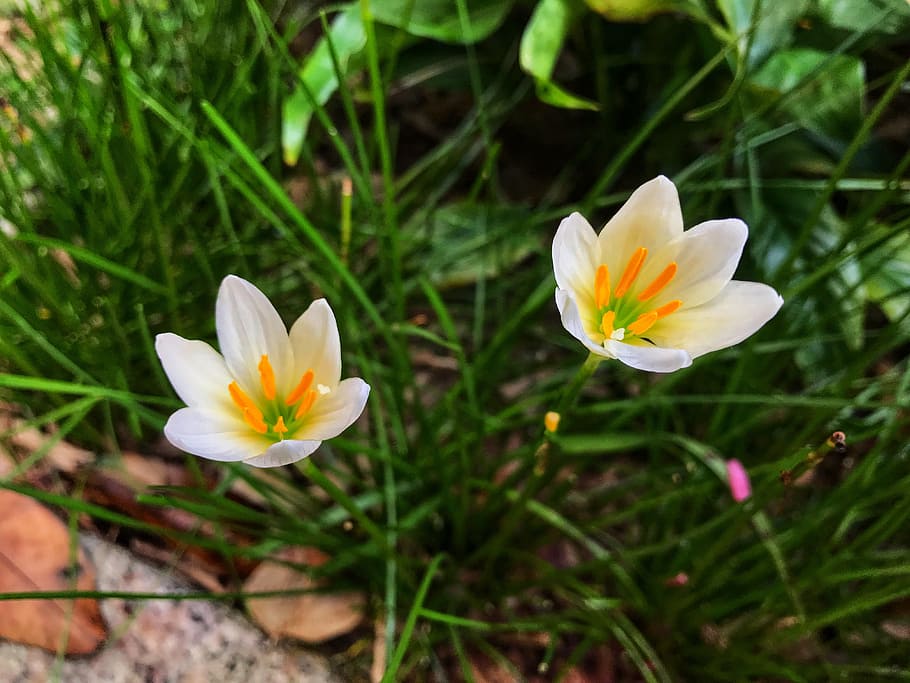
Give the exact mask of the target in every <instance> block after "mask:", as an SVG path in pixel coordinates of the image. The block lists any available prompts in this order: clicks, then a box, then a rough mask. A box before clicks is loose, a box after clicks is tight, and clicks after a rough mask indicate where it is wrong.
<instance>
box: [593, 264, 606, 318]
mask: <svg viewBox="0 0 910 683" xmlns="http://www.w3.org/2000/svg"><path fill="white" fill-rule="evenodd" d="M609 303H610V271H609V270H607V266H606V265H603V264H601V265H600V266H598V268H597V275H595V276H594V305H595V306H596V307H597V308H603V307H604V306H606V305H607V304H609Z"/></svg>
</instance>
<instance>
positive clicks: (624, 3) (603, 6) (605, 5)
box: [585, 0, 680, 21]
mask: <svg viewBox="0 0 910 683" xmlns="http://www.w3.org/2000/svg"><path fill="white" fill-rule="evenodd" d="M585 3H586V4H587V5H588V7H590V8H591V9H592V10H594V11H595V12H597V13H598V14H600V15H602V16H603V17H604V18H606V19H609V20H610V21H646V20H647V19H649V18H651V17H652V16H653V15H655V14H657V13H658V12H666V11H669V10H673V9H676V8H677V5H679V4H680V3H677V2H674V1H673V0H585Z"/></svg>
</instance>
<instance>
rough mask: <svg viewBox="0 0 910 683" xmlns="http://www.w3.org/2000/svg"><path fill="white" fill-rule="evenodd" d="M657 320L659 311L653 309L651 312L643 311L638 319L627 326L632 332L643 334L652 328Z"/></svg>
mask: <svg viewBox="0 0 910 683" xmlns="http://www.w3.org/2000/svg"><path fill="white" fill-rule="evenodd" d="M656 322H657V311H651V312H650V313H642V314H641V315H640V316H638V320H636V321H635V322H634V323H630V324H629V326H628V327H627V328H626V329H628V330H629V332H631V333H632V334H643V333H645V332H647V331H648V330H649V329H651V325H653V324H654V323H656Z"/></svg>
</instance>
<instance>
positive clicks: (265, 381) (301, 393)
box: [228, 354, 331, 441]
mask: <svg viewBox="0 0 910 683" xmlns="http://www.w3.org/2000/svg"><path fill="white" fill-rule="evenodd" d="M258 369H259V381H260V384H261V385H262V394H263V396H265V403H264V404H262V405H257V404H256V402H255V401H254V400H253V399H252V398H250V396H249V395H248V394H247V393H246V392H245V391H243V389H241V388H240V385H239V384H237V382H236V381H235V382H231V383H230V384H229V385H228V393H229V394H230V395H231V400H232V401H233V402H234V405H236V406H237V407H238V408H239V409H240V412H241V414H242V416H243V420H244V422H246V423H247V425H249V426H250V428H251V429H252V430H253V431H255V432H257V433H259V434H263V435H265V436H267V437H269V438H270V439H272V440H273V441H281V440H283V439H284V435H285V434H287V433H288V432H295V431H296V430H297V428H298V427H299V426H300V424H301V423H302V422H303V420H304V418H305V417H306V415H307V413H309V412H310V410H311V409H312V408H313V404H314V403H315V402H316V399H317V398H319V396H323V395H325V394H328V393H330V392H331V389H329V388H328V387H327V386H325V385H324V384H317V385H316V388H315V389H314V388H311V387H312V385H313V379H314V375H313V371H312V370H307V371H306V372H304V373H303V375H302V376H301V377H300V381H299V382H298V383H297V386H296V387H294V389H293V390H292V391H291V393H289V394H288V395H287V396H285V397H279V396H278V391H277V388H276V386H275V371H274V369H273V368H272V364H271V363H270V362H269V356H268V354H263V356H262V358H260V359H259V366H258Z"/></svg>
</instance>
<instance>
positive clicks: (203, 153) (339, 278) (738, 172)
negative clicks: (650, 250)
mask: <svg viewBox="0 0 910 683" xmlns="http://www.w3.org/2000/svg"><path fill="white" fill-rule="evenodd" d="M4 14H5V17H6V18H5V19H4V20H3V23H2V25H0V28H2V31H0V40H2V47H3V49H2V54H0V93H2V96H3V101H2V115H0V129H2V133H0V146H2V147H0V150H2V161H0V216H2V223H0V397H2V399H3V400H4V401H6V402H8V403H9V404H11V405H13V406H15V410H16V411H19V412H20V413H21V415H22V416H23V417H25V418H26V423H25V424H27V425H29V426H35V425H37V426H47V425H54V426H55V431H54V439H63V438H66V439H70V440H73V441H76V442H78V443H80V444H82V445H85V446H88V447H90V448H92V449H94V450H96V451H97V452H99V453H101V454H103V456H104V457H105V458H107V459H109V460H110V461H112V462H116V461H117V458H118V454H119V453H120V450H121V449H122V448H130V449H135V450H139V451H141V452H145V453H149V454H155V455H164V456H166V457H171V458H176V457H179V456H178V455H177V454H174V453H173V452H171V451H169V450H168V447H167V446H166V444H163V443H162V442H161V439H160V429H161V426H162V425H163V421H164V419H165V418H166V416H167V414H168V413H169V412H170V411H171V410H172V409H174V408H175V407H176V406H177V405H178V403H177V401H176V399H175V398H174V396H173V394H172V392H171V390H170V387H169V385H168V383H167V381H166V379H165V378H164V376H163V374H162V372H161V369H160V366H159V364H158V362H157V359H156V358H155V355H154V350H153V346H152V343H153V342H152V340H153V337H154V335H155V334H156V333H159V332H164V331H176V332H178V333H179V334H181V335H182V336H185V337H188V338H202V339H206V340H209V341H211V340H213V338H214V326H213V316H212V311H213V301H214V296H215V293H216V291H217V286H218V283H219V281H220V279H221V278H222V277H223V276H224V275H225V274H227V273H237V274H240V275H242V276H244V277H246V278H248V279H250V280H252V281H253V282H255V283H256V284H257V285H258V286H259V287H260V288H262V289H263V290H264V291H265V292H266V293H267V294H268V295H269V296H270V297H271V298H272V299H273V301H275V302H276V305H277V307H278V308H279V310H280V311H282V312H283V314H285V315H287V316H291V315H292V314H293V313H294V312H295V311H302V310H303V308H304V307H305V306H306V305H307V303H308V302H309V301H310V300H311V299H312V298H313V297H315V296H317V295H325V296H327V297H328V298H329V300H330V301H331V303H332V305H333V306H334V307H335V310H336V312H337V313H338V317H339V323H340V326H341V329H342V340H343V345H344V353H345V358H344V360H345V367H346V373H347V374H360V375H362V376H363V377H364V378H365V379H367V381H369V382H370V383H371V384H372V385H373V387H374V390H373V396H372V398H371V403H370V407H369V410H368V412H369V417H368V419H367V420H365V421H364V422H363V424H361V425H359V426H358V427H357V428H355V429H352V430H351V431H350V432H349V433H348V434H347V435H346V436H345V437H343V438H340V439H337V440H335V441H333V442H332V443H331V444H326V445H325V446H324V447H323V448H322V449H321V451H320V452H319V453H318V454H317V455H316V456H314V460H313V461H314V462H315V463H316V466H317V467H318V469H319V471H322V472H324V473H325V475H326V476H327V477H329V479H330V483H331V482H335V483H336V484H337V486H336V487H335V488H334V489H331V488H330V489H329V496H328V498H326V496H325V495H317V492H316V489H319V488H324V487H325V485H326V481H323V480H320V479H316V480H315V484H314V483H312V482H313V480H312V479H307V478H301V477H300V476H299V475H298V473H296V472H284V473H282V475H281V476H282V477H283V478H284V479H286V480H290V481H291V482H293V483H294V484H295V486H294V487H290V488H289V487H287V486H286V485H278V484H276V483H274V482H271V483H270V482H264V481H262V480H260V479H259V478H257V477H256V476H255V474H254V473H251V472H250V471H249V470H248V469H245V468H244V467H243V466H229V467H222V466H210V464H209V463H203V462H200V461H198V460H195V459H192V458H188V459H187V460H186V463H187V467H188V468H190V469H191V470H192V471H194V472H197V473H200V474H207V475H210V476H212V477H214V478H215V479H216V480H217V483H216V484H215V485H214V487H211V486H209V487H208V488H207V487H206V486H198V487H192V488H182V489H177V488H165V489H161V490H159V491H158V492H157V493H156V494H154V495H147V496H145V497H143V498H142V502H143V504H146V505H150V506H154V505H159V506H160V505H165V506H177V507H182V508H183V509H185V510H187V511H190V512H192V513H193V514H196V515H199V516H200V517H201V518H204V519H207V520H213V521H215V522H217V524H219V525H221V526H220V527H219V528H224V529H228V530H232V531H234V532H237V533H240V532H243V533H244V534H246V537H247V538H249V539H251V540H250V541H249V543H248V544H247V545H245V546H244V547H234V546H231V545H230V544H225V543H214V542H212V541H211V539H209V540H206V539H204V538H202V537H200V538H199V540H198V542H199V543H200V544H205V543H209V545H210V546H211V549H212V550H213V551H215V552H217V553H219V554H221V555H222V556H223V557H224V561H225V562H226V563H228V564H232V563H234V562H235V561H236V560H237V558H248V559H249V558H252V559H261V558H263V557H268V556H270V555H271V554H272V553H274V552H276V550H277V549H278V548H280V547H282V546H284V545H288V544H294V545H301V544H306V545H315V546H318V547H320V548H322V549H323V550H325V551H326V552H328V553H329V554H330V555H331V556H332V558H333V559H332V561H330V562H329V563H328V564H326V565H325V566H323V567H321V568H320V570H319V572H320V574H321V575H325V576H330V577H331V579H332V585H333V586H340V587H343V586H346V585H356V586H358V587H365V588H366V589H368V590H369V591H370V594H371V595H372V596H374V601H373V603H372V609H373V610H374V611H375V613H376V615H377V616H378V617H379V618H381V619H383V620H384V624H385V638H386V651H387V658H388V665H389V666H388V671H389V673H388V674H387V675H388V676H389V679H390V680H391V679H393V678H396V677H397V678H401V679H410V680H428V679H430V678H433V679H435V680H459V679H462V678H463V679H467V680H473V679H474V678H475V676H476V675H477V669H476V666H474V662H475V658H476V657H480V656H482V657H485V658H487V659H488V660H489V661H492V662H498V665H499V666H501V667H502V668H504V669H505V670H507V671H510V672H511V673H510V674H509V675H511V676H513V677H514V678H515V679H518V680H521V679H522V678H529V679H533V678H534V677H535V676H545V677H546V678H547V679H548V680H549V679H554V680H570V679H569V678H568V677H569V676H570V675H575V674H573V673H572V672H573V671H574V672H579V671H587V672H591V671H602V670H603V669H597V667H598V666H601V667H602V666H606V665H603V661H604V658H605V657H606V658H607V659H609V662H610V665H609V667H612V668H610V669H609V670H610V671H611V672H612V673H611V675H612V676H614V677H615V679H616V680H649V681H652V680H660V681H665V680H692V681H728V680H792V681H815V680H819V681H821V680H863V681H866V680H892V679H898V680H900V679H906V678H910V669H907V668H906V651H907V640H908V638H910V636H908V629H910V602H908V599H910V582H908V580H907V578H908V575H910V562H908V559H907V558H908V554H907V549H908V540H910V539H908V531H907V530H908V519H910V496H907V494H906V492H907V491H908V490H910V488H908V487H910V474H908V469H907V462H908V456H910V448H908V445H907V443H908V428H907V419H906V417H907V408H908V405H910V367H908V359H907V355H908V354H907V350H908V341H910V322H908V315H910V265H908V264H910V241H908V240H910V238H908V235H910V231H908V224H910V183H908V181H907V179H906V176H907V173H906V171H907V166H908V163H910V149H908V144H907V143H908V139H910V117H908V115H907V112H908V111H910V108H908V104H910V92H908V83H910V80H908V75H910V61H908V56H910V42H908V40H907V35H908V28H910V5H908V4H907V3H906V2H904V0H794V1H793V2H774V1H772V0H764V1H762V0H716V1H714V0H655V1H648V0H630V1H628V2H622V1H615V2H612V1H610V0H589V1H588V2H586V3H583V2H579V1H573V0H540V2H537V3H533V2H522V1H510V0H455V1H454V2H451V1H449V0H370V1H369V2H367V1H366V0H364V1H362V2H354V3H341V4H333V5H321V4H314V3H308V2H273V1H270V0H268V1H266V0H264V1H261V2H257V1H256V0H245V1H244V0H225V1H224V2H218V3H207V2H202V1H201V0H200V1H192V0H183V1H181V2H163V1H160V2H155V1H151V0H144V1H142V2H131V3H126V2H121V3H117V2H112V1H111V0H77V1H75V2H72V3H55V2H46V3H42V4H41V5H40V6H37V5H29V4H18V3H6V11H5V13H4ZM658 173H663V174H665V175H667V176H669V177H670V178H671V179H673V180H674V182H676V183H677V185H678V187H679V189H680V194H681V198H682V203H683V210H684V215H685V217H686V224H687V225H690V226H691V225H694V224H695V223H697V222H699V221H701V220H705V219H709V218H716V217H721V216H740V217H742V218H743V219H744V220H745V221H746V222H747V223H748V224H749V226H750V240H749V242H748V244H747V246H746V251H745V256H744V260H743V263H742V265H741V266H740V270H739V271H738V274H737V277H738V279H755V280H761V281H765V282H769V283H771V284H772V285H774V286H775V287H776V288H777V289H778V290H779V291H781V292H782V294H783V296H784V299H785V300H786V305H785V307H784V309H783V310H782V311H781V313H780V314H779V315H778V316H777V318H776V319H775V320H774V321H772V322H771V323H770V324H769V325H768V326H767V327H766V328H765V329H764V330H763V331H762V332H761V333H759V334H758V335H756V337H755V338H753V339H751V340H749V341H748V342H747V343H745V344H742V345H740V346H739V347H737V348H735V349H730V350H727V351H723V352H719V353H716V354H713V355H712V356H709V357H707V358H703V359H700V360H699V361H697V362H696V363H695V365H694V366H693V367H692V368H689V369H686V370H684V371H680V372H678V373H674V374H673V375H670V376H664V377H653V376H647V375H645V374H643V373H636V372H634V371H631V370H629V369H628V368H625V367H617V366H616V365H614V364H607V366H606V367H602V368H601V370H600V371H599V373H598V375H597V376H596V378H595V380H594V381H592V382H591V383H590V385H589V387H588V391H587V392H586V394H585V396H584V397H583V399H582V401H581V402H580V405H579V408H578V410H577V411H576V413H575V414H574V415H573V416H572V417H571V418H570V419H567V420H566V421H565V423H564V427H563V428H562V429H561V432H562V435H561V436H560V438H559V439H558V442H557V445H558V449H556V450H554V452H553V454H552V457H553V458H554V460H553V462H554V463H555V464H554V465H553V467H554V468H555V470H554V479H553V481H552V482H551V484H550V485H549V486H548V487H545V488H544V490H542V491H540V492H539V494H538V495H537V497H536V498H535V499H534V500H532V501H531V502H530V503H527V504H525V503H524V502H522V504H521V505H517V504H516V501H523V499H522V498H521V491H522V490H524V489H525V487H526V485H527V483H528V482H529V481H531V480H533V477H534V475H533V473H532V470H533V465H534V462H533V459H532V454H533V453H534V450H535V447H536V444H537V442H538V440H539V437H540V433H541V419H542V415H543V413H544V411H545V410H546V409H547V408H548V407H550V406H552V404H553V402H554V398H555V397H556V396H557V395H558V392H559V390H560V388H561V387H562V386H563V385H564V384H565V383H566V382H567V381H568V379H569V378H570V377H571V376H572V374H573V372H574V370H575V369H576V368H577V367H578V364H579V363H580V362H581V360H582V357H581V349H580V348H579V347H577V345H576V344H575V343H574V342H573V340H572V339H571V338H569V337H568V335H566V334H564V333H563V331H562V329H561V327H560V325H559V321H558V316H557V315H556V313H555V308H554V306H553V303H552V296H553V287H554V283H553V281H552V273H551V266H550V258H549V244H550V240H551V238H552V235H553V233H554V230H555V226H556V224H557V223H558V220H559V219H560V218H561V217H563V216H565V215H567V214H568V213H569V212H570V211H571V210H580V211H582V212H583V213H584V214H585V215H586V216H587V217H588V218H589V219H591V221H592V223H594V224H595V225H599V224H602V223H603V222H604V221H605V220H606V219H607V218H608V217H609V216H610V215H611V214H612V212H613V211H614V210H615V208H616V207H617V206H618V205H619V203H621V201H623V200H624V199H625V197H626V196H628V193H629V192H630V191H631V190H632V189H634V188H635V187H636V186H637V185H639V184H640V183H641V182H643V181H645V180H647V179H650V178H651V177H653V176H655V175H657V174H658ZM347 179H350V182H351V186H352V191H351V192H350V193H347V192H344V191H343V188H344V186H345V184H346V182H347ZM286 321H287V322H290V318H288V319H286ZM834 429H839V430H843V431H844V432H846V434H847V436H848V449H847V451H846V452H840V451H837V450H832V449H831V448H830V446H828V445H826V442H827V439H828V435H829V434H830V433H831V431H832V430H834ZM3 436H5V437H8V436H9V434H5V435H3ZM42 455H43V453H42V452H40V451H39V452H38V453H37V454H35V455H33V456H31V459H30V460H29V461H28V462H27V463H26V469H27V466H31V465H34V464H35V463H36V462H37V461H39V460H40V458H41V457H42ZM732 457H737V458H739V459H740V460H742V461H743V462H744V463H745V465H746V466H747V468H748V469H749V470H750V472H751V473H752V476H753V483H754V487H755V494H754V497H753V499H752V500H751V501H750V502H748V503H747V504H745V505H734V504H733V503H732V501H730V500H729V497H728V495H727V494H726V491H725V488H724V479H723V468H722V458H732ZM782 472H784V473H786V474H785V476H784V477H781V473H782ZM20 473H21V472H20ZM309 476H310V477H313V476H318V474H314V472H310V475H309ZM237 479H242V480H245V481H246V482H247V483H248V484H250V485H251V486H254V487H255V488H256V490H258V491H259V492H260V493H261V494H262V495H263V496H264V501H265V502H264V503H262V505H260V506H258V507H257V506H255V505H251V504H249V503H238V502H237V501H233V500H230V499H228V498H226V497H225V496H224V495H223V494H224V492H225V491H228V490H229V489H230V486H231V484H232V482H234V481H235V480H237ZM4 485H6V486H9V487H18V489H17V490H26V491H29V492H31V493H32V494H33V495H35V496H36V497H41V496H42V493H41V491H40V490H39V487H36V486H33V485H32V484H29V483H26V484H23V483H21V481H19V480H16V481H14V480H13V479H12V478H8V479H7V481H6V482H5V484H4ZM76 488H77V489H78V487H76ZM46 498H47V496H45V499H46ZM53 500H54V502H55V503H57V504H58V505H61V506H62V507H64V508H68V509H69V510H70V511H78V512H81V513H86V514H88V515H90V516H93V517H96V518H97V519H99V520H103V519H104V512H103V510H101V509H99V508H97V507H96V506H93V505H91V504H89V503H85V502H83V501H82V500H81V499H80V498H79V496H78V495H75V494H74V495H71V496H69V497H66V498H54V499H53ZM352 521H353V525H352V524H351V522H352ZM117 523H118V524H120V525H126V526H128V525H129V523H128V521H126V520H123V519H118V521H117ZM162 533H163V532H162ZM430 570H432V571H430ZM679 573H684V574H685V575H686V577H687V582H686V583H685V585H678V584H679V582H678V581H676V582H674V581H673V580H672V579H673V577H675V576H677V575H678V574H679ZM422 582H423V584H425V586H428V590H426V592H425V593H422V592H421V591H420V590H419V588H420V587H421V585H422ZM427 582H430V583H427ZM415 625H417V628H415ZM527 633H531V634H534V635H538V634H544V636H541V637H540V638H537V639H536V640H535V639H534V638H531V637H526V638H524V640H522V638H521V637H519V635H520V634H527ZM517 634H518V635H517ZM368 635H370V634H367V636H368ZM367 636H358V637H367ZM361 650H362V648H361ZM366 650H367V651H368V650H369V648H366ZM364 658H365V655H364V654H361V655H357V654H352V655H350V656H349V657H347V659H346V662H347V663H346V666H347V667H348V673H349V675H350V677H351V678H353V679H356V678H357V677H358V676H362V675H364V674H363V672H364V671H365V670H366V669H367V668H368V663H364V661H363V659H364ZM591 675H592V676H595V678H592V680H598V679H597V678H596V674H591Z"/></svg>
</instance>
